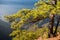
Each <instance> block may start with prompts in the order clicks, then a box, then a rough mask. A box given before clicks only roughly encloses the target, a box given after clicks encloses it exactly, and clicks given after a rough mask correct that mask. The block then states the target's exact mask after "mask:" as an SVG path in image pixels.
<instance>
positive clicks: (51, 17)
mask: <svg viewBox="0 0 60 40" xmlns="http://www.w3.org/2000/svg"><path fill="white" fill-rule="evenodd" d="M49 18H50V25H49V31H50V32H49V37H53V26H54V15H53V14H50V17H49Z"/></svg>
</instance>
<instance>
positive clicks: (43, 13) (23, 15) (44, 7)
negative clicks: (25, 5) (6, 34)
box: [5, 0, 60, 38]
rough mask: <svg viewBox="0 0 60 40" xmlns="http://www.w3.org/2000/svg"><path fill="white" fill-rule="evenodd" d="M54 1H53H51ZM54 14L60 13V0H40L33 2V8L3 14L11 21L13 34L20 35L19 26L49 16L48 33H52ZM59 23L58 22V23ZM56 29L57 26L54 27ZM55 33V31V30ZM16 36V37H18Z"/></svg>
mask: <svg viewBox="0 0 60 40" xmlns="http://www.w3.org/2000/svg"><path fill="white" fill-rule="evenodd" d="M53 2H55V3H53ZM55 15H60V0H53V1H52V0H46V1H44V0H40V1H38V2H37V3H35V8H33V9H22V10H20V11H18V12H17V13H16V14H13V15H10V16H5V18H6V19H7V20H8V21H9V22H11V28H12V29H13V30H14V31H13V32H12V34H13V35H15V36H17V34H19V35H20V32H21V31H18V30H20V28H21V27H22V26H23V25H25V24H28V23H30V22H33V23H35V22H37V21H39V20H43V19H46V18H50V27H49V30H50V31H49V33H50V34H49V35H50V36H51V35H54V34H53V25H54V17H55ZM58 24H59V23H58ZM56 30H57V28H56ZM55 33H56V32H55ZM19 37H20V36H17V37H16V38H19Z"/></svg>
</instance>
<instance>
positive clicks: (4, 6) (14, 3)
mask: <svg viewBox="0 0 60 40" xmlns="http://www.w3.org/2000/svg"><path fill="white" fill-rule="evenodd" d="M37 1H38V0H0V19H2V20H3V19H4V18H3V16H4V15H10V14H13V13H16V12H17V11H18V10H21V9H22V8H30V9H31V8H33V7H34V3H35V2H37Z"/></svg>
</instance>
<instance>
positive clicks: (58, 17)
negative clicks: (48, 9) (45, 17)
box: [54, 16, 60, 36]
mask: <svg viewBox="0 0 60 40" xmlns="http://www.w3.org/2000/svg"><path fill="white" fill-rule="evenodd" d="M59 21H60V16H57V25H56V28H55V32H54V36H56V35H57V29H58V25H59Z"/></svg>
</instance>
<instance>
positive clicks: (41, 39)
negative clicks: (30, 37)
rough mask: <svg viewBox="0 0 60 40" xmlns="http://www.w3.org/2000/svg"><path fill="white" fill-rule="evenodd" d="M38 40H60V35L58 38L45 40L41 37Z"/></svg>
mask: <svg viewBox="0 0 60 40" xmlns="http://www.w3.org/2000/svg"><path fill="white" fill-rule="evenodd" d="M37 40H60V33H59V34H58V36H56V37H52V38H48V39H43V38H41V37H39V38H38V39H37Z"/></svg>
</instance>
